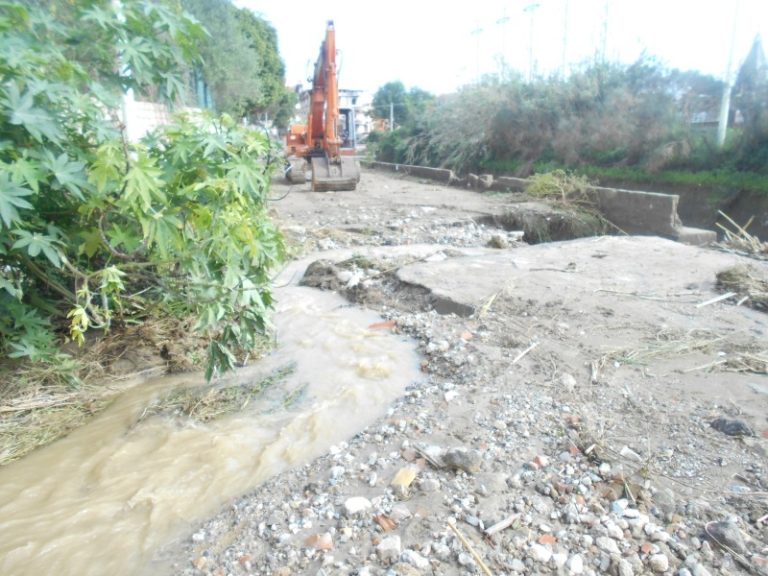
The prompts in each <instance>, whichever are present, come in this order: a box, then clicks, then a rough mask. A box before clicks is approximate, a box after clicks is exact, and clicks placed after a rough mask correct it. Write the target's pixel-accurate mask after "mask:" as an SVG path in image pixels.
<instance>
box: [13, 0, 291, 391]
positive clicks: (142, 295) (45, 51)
mask: <svg viewBox="0 0 768 576" xmlns="http://www.w3.org/2000/svg"><path fill="white" fill-rule="evenodd" d="M51 6H58V7H59V8H61V10H62V11H61V12H60V13H58V14H57V13H53V14H52V12H51V11H50V10H49V9H48V8H49V7H50V6H48V5H47V3H45V2H40V3H38V5H36V6H29V5H25V3H18V2H17V3H4V4H2V5H0V72H2V77H3V83H2V84H0V142H2V144H0V350H2V352H3V353H5V354H6V355H8V356H10V357H12V358H29V359H31V360H48V361H55V359H56V358H57V354H58V352H57V342H58V334H59V331H60V330H66V332H67V333H68V336H69V337H70V338H71V339H73V340H75V341H77V342H83V340H84V338H85V336H86V332H87V330H88V329H90V328H96V327H98V328H103V329H109V328H110V327H111V326H113V325H114V324H116V323H117V324H120V323H125V322H129V321H131V322H135V321H137V320H140V319H141V318H142V317H143V315H145V314H153V315H156V314H161V315H162V314H169V313H171V312H173V313H177V314H193V315H195V316H196V318H197V329H198V330H199V331H201V332H203V333H204V334H206V335H207V336H208V338H209V340H210V347H209V362H208V370H207V376H208V377H209V378H210V377H211V376H212V375H213V374H214V373H215V371H217V370H219V369H227V368H230V367H232V366H233V364H234V360H235V354H236V353H237V352H238V351H240V350H247V349H248V348H249V347H251V346H252V345H253V342H254V338H255V336H256V335H257V334H258V333H259V332H261V331H263V330H264V329H265V327H266V323H267V319H266V311H267V310H268V308H269V307H270V304H271V294H270V290H269V269H270V267H271V266H272V265H274V264H275V263H276V262H277V261H278V260H279V259H280V258H281V257H282V253H283V248H282V241H281V239H280V235H279V233H278V232H277V230H276V229H275V228H274V226H273V225H272V224H271V223H270V221H269V219H268V218H267V216H266V195H267V190H268V185H269V174H270V170H271V168H272V161H273V160H272V159H273V158H274V154H273V152H274V151H273V150H270V148H269V143H268V142H267V141H266V140H265V138H264V137H263V136H261V135H260V134H259V133H258V132H252V131H247V130H243V129H240V128H238V127H237V125H236V123H235V122H234V121H232V119H231V118H229V117H226V116H224V117H222V118H221V119H215V118H213V117H206V116H200V117H181V118H179V120H178V121H177V122H176V123H174V124H173V125H171V126H168V127H166V128H164V129H162V130H159V131H158V132H156V133H154V134H152V135H150V136H149V137H148V138H146V139H145V140H144V141H143V142H141V143H138V144H132V143H129V142H127V141H126V139H125V138H124V134H122V133H121V131H120V129H119V125H118V123H117V122H116V118H115V114H114V112H113V111H114V110H115V109H116V108H119V102H120V101H119V97H120V95H121V93H122V91H124V90H126V89H128V88H132V89H134V90H149V89H151V88H152V87H158V86H160V87H162V90H161V91H162V93H164V94H166V95H167V96H168V98H170V99H175V98H177V96H178V93H179V90H180V89H181V88H182V87H183V81H182V72H183V67H184V66H185V65H188V63H190V62H191V59H192V58H193V48H194V46H195V45H196V44H197V43H198V41H199V39H200V38H201V37H202V29H201V28H200V26H199V25H198V24H197V23H196V22H195V21H194V20H193V19H192V18H191V17H190V16H189V15H187V14H186V13H182V12H180V11H178V10H175V9H172V8H169V7H167V6H165V5H163V4H161V3H158V2H156V1H152V0H122V1H121V2H120V3H119V4H117V3H113V2H111V1H109V0H104V1H102V2H93V1H87V0H75V1H73V2H71V3H67V4H64V3H57V2H51ZM86 39H87V42H86Z"/></svg>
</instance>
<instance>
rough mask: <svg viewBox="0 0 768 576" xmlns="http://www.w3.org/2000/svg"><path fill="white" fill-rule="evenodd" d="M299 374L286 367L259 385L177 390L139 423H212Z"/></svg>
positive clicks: (147, 411) (149, 409) (150, 408)
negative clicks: (167, 419) (163, 419)
mask: <svg viewBox="0 0 768 576" xmlns="http://www.w3.org/2000/svg"><path fill="white" fill-rule="evenodd" d="M294 370H295V366H294V365H292V364H291V365H288V366H284V367H282V368H279V369H277V370H275V371H274V372H273V373H271V374H269V375H268V376H266V377H264V378H262V379H260V380H256V381H255V382H244V383H239V384H233V385H219V384H211V385H206V386H196V387H193V388H181V389H176V390H173V391H171V392H170V393H168V394H167V395H165V396H163V397H162V398H160V399H159V400H158V401H157V402H155V403H154V404H151V405H150V406H148V407H147V408H146V409H145V410H144V411H143V412H142V414H141V415H140V416H139V419H138V422H141V421H142V420H145V419H147V418H149V417H151V416H156V415H164V416H171V417H177V418H178V417H183V418H190V419H192V420H195V421H197V422H210V421H212V420H216V419H218V418H221V417H222V416H226V415H227V414H233V413H235V412H240V411H242V410H243V409H245V407H246V406H248V404H249V403H250V401H251V400H253V399H254V398H256V397H257V396H258V395H259V394H261V393H262V392H264V391H265V390H266V389H268V388H270V387H272V386H274V385H275V384H277V383H279V382H281V381H282V380H284V379H285V378H286V377H287V376H289V375H290V374H291V373H293V371H294ZM298 394H300V391H299V392H298V393H294V394H290V395H289V396H287V397H286V398H287V399H286V401H285V402H284V403H291V404H292V403H294V402H295V401H296V396H298Z"/></svg>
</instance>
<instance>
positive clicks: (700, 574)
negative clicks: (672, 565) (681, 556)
mask: <svg viewBox="0 0 768 576" xmlns="http://www.w3.org/2000/svg"><path fill="white" fill-rule="evenodd" d="M691 574H693V576H712V575H711V574H710V572H709V570H707V569H706V568H704V566H702V565H701V564H694V565H693V567H692V568H691Z"/></svg>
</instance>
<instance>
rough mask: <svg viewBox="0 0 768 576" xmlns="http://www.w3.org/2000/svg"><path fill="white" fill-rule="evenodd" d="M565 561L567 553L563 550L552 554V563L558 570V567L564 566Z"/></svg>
mask: <svg viewBox="0 0 768 576" xmlns="http://www.w3.org/2000/svg"><path fill="white" fill-rule="evenodd" d="M567 561H568V554H565V553H563V552H558V553H557V554H552V563H553V564H554V565H555V568H556V569H558V570H560V568H562V567H563V566H565V563H566V562H567Z"/></svg>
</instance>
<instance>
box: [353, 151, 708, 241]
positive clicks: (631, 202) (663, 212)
mask: <svg viewBox="0 0 768 576" xmlns="http://www.w3.org/2000/svg"><path fill="white" fill-rule="evenodd" d="M363 165H364V166H367V167H369V168H374V169H382V170H390V171H393V172H400V173H403V174H410V175H412V176H418V177H422V178H428V179H431V180H436V181H438V182H442V183H444V184H448V185H461V186H468V187H470V188H472V189H475V190H481V191H486V190H487V191H494V192H525V190H526V188H527V187H528V184H529V183H530V181H529V180H527V179H525V178H515V177H513V176H499V177H498V178H494V176H493V175H491V174H483V175H480V176H478V175H476V174H470V175H469V176H468V177H467V178H466V179H461V178H458V177H457V176H456V174H455V173H454V172H453V171H452V170H446V169H443V168H429V167H426V166H414V165H410V164H393V163H390V162H378V161H364V162H363ZM591 191H592V192H593V194H594V201H595V204H596V205H597V208H598V210H599V211H600V213H601V214H602V215H603V217H604V218H605V219H606V220H608V221H609V222H611V223H612V224H614V225H615V226H616V227H617V228H618V229H619V230H622V231H623V232H626V233H627V234H637V235H644V236H661V237H663V238H669V239H672V240H677V241H679V242H683V243H685V244H693V245H697V246H703V245H706V244H711V243H712V242H715V241H717V233H716V232H714V231H713V230H704V229H700V228H690V227H686V226H684V225H683V223H682V222H681V220H680V217H679V216H678V213H677V205H678V202H679V201H680V197H679V196H678V195H677V194H663V193H660V192H647V191H641V190H625V189H622V188H608V187H605V186H592V187H591Z"/></svg>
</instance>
